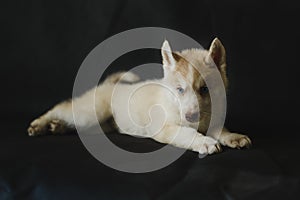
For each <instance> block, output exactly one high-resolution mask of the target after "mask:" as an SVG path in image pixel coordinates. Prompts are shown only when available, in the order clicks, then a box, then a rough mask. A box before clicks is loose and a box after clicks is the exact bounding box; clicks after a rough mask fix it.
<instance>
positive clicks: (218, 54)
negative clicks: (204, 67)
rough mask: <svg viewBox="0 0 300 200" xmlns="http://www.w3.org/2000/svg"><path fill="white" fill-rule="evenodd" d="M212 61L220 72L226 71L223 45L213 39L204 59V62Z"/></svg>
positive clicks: (216, 39)
mask: <svg viewBox="0 0 300 200" xmlns="http://www.w3.org/2000/svg"><path fill="white" fill-rule="evenodd" d="M211 59H212V60H213V61H214V63H215V64H216V66H217V67H218V69H219V70H220V71H221V72H225V71H226V52H225V48H224V46H223V44H222V43H221V41H220V40H219V39H218V38H215V39H214V40H213V41H212V43H211V45H210V48H209V50H208V57H207V58H206V62H208V63H209V62H210V60H211Z"/></svg>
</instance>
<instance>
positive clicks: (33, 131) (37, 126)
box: [27, 118, 47, 136]
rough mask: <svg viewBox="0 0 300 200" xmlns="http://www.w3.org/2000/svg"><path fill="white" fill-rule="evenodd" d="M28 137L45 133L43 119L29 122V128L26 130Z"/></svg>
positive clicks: (45, 122) (45, 125) (45, 128)
mask: <svg viewBox="0 0 300 200" xmlns="http://www.w3.org/2000/svg"><path fill="white" fill-rule="evenodd" d="M27 132H28V135H29V136H38V135H43V134H45V133H46V132H47V121H45V120H44V119H43V118H38V119H36V120H34V121H32V122H31V124H30V126H29V128H28V129H27Z"/></svg>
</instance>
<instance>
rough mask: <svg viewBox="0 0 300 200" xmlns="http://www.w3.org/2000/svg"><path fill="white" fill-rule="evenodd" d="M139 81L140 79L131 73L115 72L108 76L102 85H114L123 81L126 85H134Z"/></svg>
mask: <svg viewBox="0 0 300 200" xmlns="http://www.w3.org/2000/svg"><path fill="white" fill-rule="evenodd" d="M139 80H140V77H139V76H138V75H136V74H134V73H132V72H117V73H114V74H112V75H109V76H108V77H107V78H106V79H105V80H104V83H112V84H116V83H117V82H119V81H124V82H128V83H134V82H137V81H139Z"/></svg>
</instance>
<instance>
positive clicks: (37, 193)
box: [0, 0, 300, 200]
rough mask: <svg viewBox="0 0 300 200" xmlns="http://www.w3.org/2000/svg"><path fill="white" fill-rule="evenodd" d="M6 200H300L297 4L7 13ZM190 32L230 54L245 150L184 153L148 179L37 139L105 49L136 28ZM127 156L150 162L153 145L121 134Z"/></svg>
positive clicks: (170, 0) (67, 7) (100, 6)
mask: <svg viewBox="0 0 300 200" xmlns="http://www.w3.org/2000/svg"><path fill="white" fill-rule="evenodd" d="M2 4H3V5H2V6H1V7H0V9H1V12H0V16H1V47H2V51H3V52H2V53H1V68H0V70H1V79H0V81H1V86H2V88H1V92H2V94H3V95H1V104H0V110H1V116H0V121H1V133H0V200H2V199H38V200H39V199H58V200H59V199H299V198H300V194H299V193H300V192H299V191H300V190H299V189H300V187H299V184H300V183H299V177H300V172H299V167H300V164H299V142H298V141H299V136H298V135H299V133H298V132H299V131H298V124H299V123H298V120H299V117H298V115H297V113H298V111H299V106H297V105H298V102H299V98H298V95H297V94H295V93H298V90H299V89H298V87H299V84H298V82H299V78H298V76H299V73H298V72H299V61H298V59H299V56H298V54H299V39H298V37H299V30H298V29H297V24H298V23H299V8H300V7H299V5H298V3H297V2H296V1H290V0H288V1H282V0H277V1H273V0H272V1H271V0H264V1H261V0H246V1H237V0H228V1H217V0H212V1H210V0H200V1H199V0H195V1H178V0H165V1H150V0H135V1H126V0H124V1H119V0H110V1H102V0H101V1H97V0H91V1H86V0H76V1H69V0H60V1H55V0H32V1H6V2H2ZM143 26H159V27H165V28H171V29H175V30H177V31H181V32H183V33H185V34H187V35H189V36H191V37H193V38H194V39H195V40H197V41H198V42H199V43H200V44H202V45H203V46H204V47H206V48H207V47H208V46H209V43H210V42H211V40H212V39H213V38H214V37H219V38H220V39H221V41H222V42H223V44H224V45H225V47H226V50H227V60H228V75H229V80H230V89H229V96H228V112H227V121H226V124H227V126H228V128H230V129H231V130H233V131H236V132H241V133H245V134H247V135H249V136H250V138H251V139H252V140H253V147H252V148H251V149H247V150H232V149H227V148H225V149H224V152H222V153H220V154H216V155H212V156H207V157H205V158H204V159H199V158H198V155H197V154H196V153H193V152H186V153H185V154H184V155H183V156H182V157H181V158H180V159H179V160H177V161H176V162H174V163H173V164H171V165H170V166H168V167H166V168H164V169H161V170H158V171H155V172H151V173H145V174H128V173H123V172H118V171H115V170H113V169H110V168H108V167H106V166H104V165H103V164H101V163H100V162H98V161H97V160H96V159H94V158H93V157H92V155H90V154H89V153H88V152H87V150H86V149H85V148H84V146H83V145H82V143H81V141H80V139H79V138H78V136H77V135H76V133H73V134H70V135H65V136H45V137H38V138H31V137H28V136H27V135H26V128H27V126H28V125H29V122H30V121H31V120H32V119H33V118H35V117H37V116H38V115H40V114H41V113H43V112H44V111H46V110H47V109H49V108H50V107H51V106H52V105H54V104H55V103H57V102H59V101H61V100H63V99H66V98H69V97H70V96H71V93H72V87H73V81H74V78H75V76H76V73H77V70H78V69H79V67H80V64H81V63H82V61H83V59H84V58H85V56H86V55H87V54H88V53H89V52H90V51H91V50H92V49H93V48H94V47H95V46H96V45H98V44H99V43H100V42H101V41H103V40H105V39H106V38H108V37H110V36H112V35H113V34H116V33H119V32H120V31H124V30H127V29H130V28H136V27H143ZM160 59H161V58H160V55H159V52H157V51H149V50H144V51H137V52H131V53H129V54H127V55H124V56H122V57H121V58H120V59H118V60H117V61H116V62H114V63H113V64H112V66H111V67H110V70H109V72H110V71H117V70H120V69H129V68H131V67H133V66H136V65H138V64H144V63H147V62H160ZM108 137H109V138H110V139H111V140H112V141H113V142H115V143H116V144H118V145H119V146H120V147H123V148H125V149H129V150H132V151H137V152H139V151H143V152H144V151H149V150H152V149H157V148H160V147H162V145H161V144H159V143H156V142H154V141H152V140H149V139H138V138H134V137H129V136H125V135H119V134H117V133H113V134H108Z"/></svg>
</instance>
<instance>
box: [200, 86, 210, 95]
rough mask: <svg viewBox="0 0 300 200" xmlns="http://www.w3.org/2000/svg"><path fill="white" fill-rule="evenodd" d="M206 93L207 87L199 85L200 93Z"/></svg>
mask: <svg viewBox="0 0 300 200" xmlns="http://www.w3.org/2000/svg"><path fill="white" fill-rule="evenodd" d="M207 93H208V87H206V86H202V87H200V94H207Z"/></svg>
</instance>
